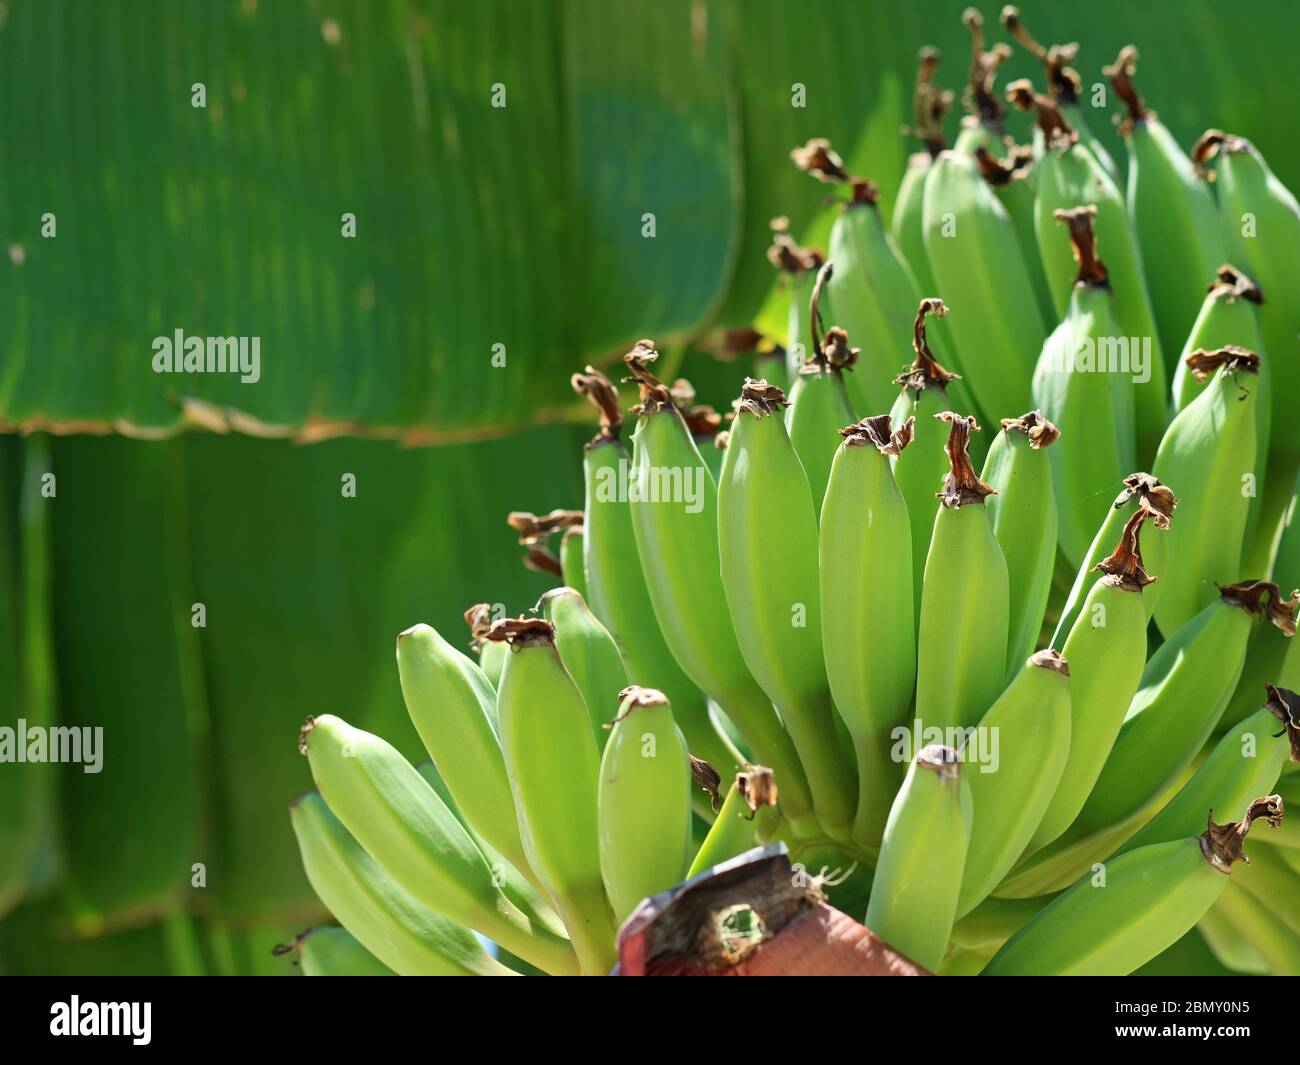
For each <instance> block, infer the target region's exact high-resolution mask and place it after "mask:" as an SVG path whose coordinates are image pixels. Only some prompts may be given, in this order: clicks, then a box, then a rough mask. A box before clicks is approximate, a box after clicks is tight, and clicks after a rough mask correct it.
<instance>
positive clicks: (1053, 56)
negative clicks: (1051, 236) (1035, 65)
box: [1001, 4, 1120, 184]
mask: <svg viewBox="0 0 1300 1065" xmlns="http://www.w3.org/2000/svg"><path fill="white" fill-rule="evenodd" d="M1001 22H1002V25H1003V26H1004V27H1005V28H1006V30H1007V32H1008V33H1010V34H1011V36H1012V37H1014V38H1015V39H1016V41H1018V42H1019V43H1020V44H1021V45H1022V46H1023V47H1024V48H1025V50H1026V51H1028V52H1029V54H1030V55H1032V56H1033V57H1034V58H1035V59H1037V60H1038V61H1039V62H1040V63H1042V64H1043V71H1044V73H1045V75H1046V80H1047V91H1048V93H1050V94H1051V97H1052V100H1053V102H1054V103H1055V104H1056V106H1057V107H1058V108H1060V111H1061V114H1063V115H1064V116H1065V119H1066V121H1067V122H1069V123H1070V125H1071V126H1072V127H1073V128H1074V129H1075V130H1077V131H1078V134H1079V140H1080V141H1082V142H1083V143H1084V144H1085V145H1087V147H1088V150H1089V151H1090V152H1091V153H1092V154H1093V156H1094V157H1095V158H1096V160H1097V162H1098V163H1100V164H1101V166H1102V169H1104V170H1105V171H1106V173H1107V174H1108V175H1110V178H1111V180H1113V181H1114V182H1115V183H1116V184H1118V183H1119V179H1120V173H1119V167H1118V166H1116V165H1115V160H1114V158H1113V157H1112V156H1111V154H1110V152H1108V151H1107V150H1106V146H1105V145H1104V144H1102V142H1101V141H1100V140H1098V139H1097V135H1096V134H1095V133H1093V131H1092V129H1091V128H1090V127H1089V125H1088V123H1087V121H1086V120H1085V119H1084V117H1083V103H1082V101H1081V96H1080V94H1081V91H1082V89H1083V79H1082V78H1080V77H1079V73H1078V71H1076V70H1075V69H1074V68H1073V67H1071V66H1070V64H1071V63H1073V62H1075V60H1076V59H1078V56H1079V46H1078V44H1076V43H1071V44H1053V45H1050V46H1047V47H1044V46H1043V45H1041V44H1039V43H1038V42H1037V41H1036V40H1034V38H1033V37H1031V36H1030V34H1029V31H1028V30H1027V29H1026V28H1025V25H1024V23H1023V22H1022V21H1021V19H1020V9H1019V8H1017V7H1014V6H1012V5H1011V4H1008V5H1007V6H1006V7H1004V8H1003V9H1002V16H1001ZM1094 106H1095V105H1094ZM1045 151H1046V144H1045V143H1044V139H1043V134H1042V131H1041V130H1036V131H1035V136H1034V156H1035V158H1041V157H1042V156H1043V154H1044V152H1045Z"/></svg>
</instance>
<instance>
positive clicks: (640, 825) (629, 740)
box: [597, 686, 691, 924]
mask: <svg viewBox="0 0 1300 1065" xmlns="http://www.w3.org/2000/svg"><path fill="white" fill-rule="evenodd" d="M622 696H623V698H622V702H621V704H620V705H619V710H618V716H617V717H616V718H615V719H614V726H613V730H612V731H611V732H610V738H609V743H607V744H606V745H605V754H604V756H603V758H602V759H601V763H600V790H599V799H598V803H597V809H598V819H597V820H598V824H599V826H600V872H601V876H602V877H603V878H604V881H605V892H606V894H608V896H609V902H610V905H611V906H612V907H613V909H614V922H615V924H622V923H623V922H624V921H625V920H626V919H627V917H628V915H629V914H630V913H631V912H632V911H633V910H634V909H635V908H636V906H637V904H638V903H639V902H640V901H641V900H642V899H644V898H648V897H649V896H651V895H656V894H658V893H659V892H660V891H663V890H665V889H666V888H670V887H672V886H673V885H674V884H676V883H677V882H678V881H679V880H681V879H682V873H683V872H684V871H685V869H686V863H687V859H688V858H689V855H690V845H691V763H690V753H689V752H688V751H687V750H686V740H685V738H684V737H683V736H682V734H681V731H680V730H679V729H678V728H677V725H676V724H675V723H674V722H673V714H672V709H671V708H670V707H669V705H668V700H667V699H666V698H665V697H664V694H663V692H658V691H655V690H654V689H652V688H638V687H636V686H632V687H629V688H628V689H626V690H625V691H624V692H623V693H622Z"/></svg>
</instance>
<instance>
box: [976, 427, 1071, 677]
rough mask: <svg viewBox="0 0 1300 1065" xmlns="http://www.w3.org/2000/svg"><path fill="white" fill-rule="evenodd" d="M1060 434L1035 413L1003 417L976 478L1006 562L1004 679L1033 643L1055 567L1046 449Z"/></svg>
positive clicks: (1054, 512) (1054, 504)
mask: <svg viewBox="0 0 1300 1065" xmlns="http://www.w3.org/2000/svg"><path fill="white" fill-rule="evenodd" d="M1060 435H1061V433H1060V430H1059V429H1057V428H1056V426H1055V425H1053V424H1052V423H1051V422H1050V421H1048V420H1047V419H1046V418H1044V417H1043V415H1042V413H1041V412H1039V411H1030V412H1029V413H1028V414H1025V415H1023V416H1021V417H1019V418H1003V419H1002V431H1001V432H1000V433H998V434H997V436H996V437H995V438H994V440H993V444H992V446H991V447H990V448H989V454H988V458H987V459H985V460H984V469H983V471H982V472H981V473H980V479H981V480H983V481H984V482H985V483H986V484H987V485H988V486H989V487H990V488H992V489H993V490H994V493H995V494H994V495H991V496H989V497H988V499H987V500H986V501H985V503H984V507H985V509H986V510H987V511H988V515H989V522H990V523H991V524H992V526H993V536H994V538H995V539H996V540H997V542H998V545H999V546H1000V547H1001V548H1002V557H1003V558H1004V559H1006V563H1007V578H1008V585H1007V587H1008V592H1009V595H1010V609H1011V614H1010V624H1009V626H1008V630H1007V675H1008V677H1011V676H1014V675H1015V674H1016V672H1017V671H1018V670H1019V669H1020V668H1021V666H1022V664H1023V663H1024V660H1025V657H1026V656H1027V655H1028V654H1029V653H1030V652H1031V651H1032V650H1034V648H1035V647H1036V646H1037V644H1038V633H1039V631H1040V630H1041V629H1042V627H1043V614H1044V613H1045V612H1046V609H1047V595H1048V592H1050V591H1051V587H1052V571H1053V569H1054V567H1055V564H1056V540H1057V536H1056V534H1057V526H1058V520H1057V502H1056V497H1055V495H1054V494H1053V492H1052V467H1051V462H1050V460H1049V458H1048V456H1047V454H1046V451H1045V449H1046V448H1048V447H1051V446H1052V444H1054V443H1056V441H1057V440H1058V439H1059V438H1060Z"/></svg>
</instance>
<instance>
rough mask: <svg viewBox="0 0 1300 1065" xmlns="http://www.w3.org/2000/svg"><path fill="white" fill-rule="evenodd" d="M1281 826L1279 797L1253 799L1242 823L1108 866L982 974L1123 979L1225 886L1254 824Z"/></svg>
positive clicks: (1016, 938) (1215, 827)
mask: <svg viewBox="0 0 1300 1065" xmlns="http://www.w3.org/2000/svg"><path fill="white" fill-rule="evenodd" d="M1261 818H1263V819H1265V820H1267V821H1269V822H1270V823H1274V824H1276V823H1279V822H1280V821H1281V819H1282V800H1281V799H1280V798H1278V797H1277V796H1276V795H1270V796H1265V797H1263V798H1260V799H1256V800H1255V801H1254V802H1252V803H1251V804H1250V805H1249V806H1248V807H1247V808H1246V812H1245V814H1244V816H1243V817H1242V820H1241V821H1239V822H1230V823H1228V824H1222V825H1220V824H1216V823H1215V822H1214V819H1213V811H1211V813H1210V817H1209V819H1208V824H1207V827H1206V830H1205V831H1204V832H1202V833H1201V834H1200V835H1199V836H1196V837H1183V838H1182V839H1176V840H1173V841H1172V842H1166V843H1156V844H1152V845H1150V846H1146V847H1139V848H1137V849H1136V850H1131V851H1128V852H1127V853H1125V854H1123V855H1121V856H1120V857H1118V858H1115V859H1113V860H1112V861H1110V862H1108V863H1107V864H1106V866H1105V868H1104V874H1103V873H1102V872H1100V871H1099V872H1098V873H1096V874H1094V875H1093V877H1091V878H1088V879H1084V880H1081V881H1080V882H1079V883H1077V884H1075V885H1074V886H1073V887H1072V888H1070V889H1069V890H1068V891H1066V892H1065V893H1064V894H1062V895H1061V896H1060V897H1059V898H1057V899H1056V900H1054V901H1053V902H1052V903H1051V904H1050V905H1048V906H1047V908H1046V909H1044V910H1043V911H1042V912H1041V913H1039V914H1038V915H1037V916H1035V917H1033V918H1031V919H1030V921H1029V922H1028V924H1026V925H1025V926H1024V927H1023V928H1021V929H1020V931H1018V932H1016V934H1015V935H1013V936H1012V937H1011V938H1010V939H1009V940H1007V942H1006V944H1005V945H1004V946H1003V947H1002V949H1001V950H999V951H998V952H997V954H996V955H994V957H993V960H992V961H990V962H989V964H988V966H987V967H986V968H985V970H984V975H986V976H1025V975H1033V976H1096V975H1110V976H1114V975H1120V976H1126V975H1128V974H1129V973H1131V972H1132V971H1133V970H1134V969H1136V968H1138V966H1140V965H1142V964H1144V963H1145V962H1147V961H1149V960H1150V959H1151V958H1154V957H1155V956H1156V955H1157V954H1159V953H1160V952H1161V951H1162V950H1164V949H1165V948H1166V947H1168V946H1170V945H1171V944H1172V943H1174V942H1176V941H1177V940H1178V939H1179V938H1180V937H1181V936H1182V935H1183V934H1184V933H1186V932H1187V931H1188V930H1189V929H1190V928H1191V927H1192V926H1193V925H1195V924H1196V922H1197V921H1199V920H1200V919H1201V917H1202V916H1203V915H1204V914H1205V913H1206V911H1208V910H1209V909H1210V907H1211V906H1213V905H1214V903H1215V901H1216V900H1217V899H1218V898H1219V896H1220V895H1222V893H1223V891H1224V889H1225V888H1226V887H1227V886H1228V874H1229V873H1230V872H1231V869H1232V865H1233V863H1234V862H1238V861H1247V860H1248V859H1247V858H1246V856H1245V855H1244V854H1243V853H1242V843H1243V842H1244V840H1245V838H1246V835H1247V833H1248V832H1249V831H1250V828H1251V825H1252V824H1254V822H1255V821H1257V820H1259V819H1261Z"/></svg>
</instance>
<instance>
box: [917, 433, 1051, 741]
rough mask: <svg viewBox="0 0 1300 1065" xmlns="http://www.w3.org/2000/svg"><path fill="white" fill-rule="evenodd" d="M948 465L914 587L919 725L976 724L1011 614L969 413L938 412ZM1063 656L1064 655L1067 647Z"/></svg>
mask: <svg viewBox="0 0 1300 1065" xmlns="http://www.w3.org/2000/svg"><path fill="white" fill-rule="evenodd" d="M935 417H937V418H940V419H942V420H943V421H945V422H947V423H948V426H949V430H948V443H947V445H946V451H947V454H948V460H949V464H950V468H949V471H948V474H947V476H946V477H945V479H944V484H943V491H942V492H939V493H938V496H939V501H940V503H941V504H942V505H941V506H940V507H939V511H938V513H937V514H936V515H935V519H934V532H933V534H932V535H931V538H930V551H929V554H928V555H927V556H926V560H925V579H924V582H923V587H922V590H921V620H920V624H919V627H918V634H917V663H916V707H917V714H918V716H919V717H921V718H922V720H923V721H924V723H925V725H926V726H938V727H940V728H947V727H950V726H954V725H956V726H960V727H967V726H970V725H973V724H975V723H976V722H977V721H978V720H979V719H980V717H981V716H982V715H983V714H984V711H985V710H987V709H988V708H989V707H990V706H992V705H993V700H994V699H996V698H997V696H998V693H999V692H1001V690H1002V687H1003V676H1004V668H1003V667H1004V664H1005V662H1006V659H1007V625H1008V618H1009V613H1010V602H1009V591H1008V576H1007V564H1006V561H1005V560H1004V559H1003V557H1002V548H1001V547H999V546H998V542H997V540H996V539H995V538H994V536H993V529H992V526H991V524H990V522H989V517H988V514H987V513H986V511H985V507H984V500H985V498H986V497H987V496H988V495H990V494H991V493H992V492H993V489H992V488H990V487H989V486H988V485H986V484H985V483H984V482H983V481H981V480H980V479H979V477H978V476H977V475H976V473H975V469H974V467H973V466H971V463H970V456H969V454H968V453H967V449H966V442H967V440H969V438H970V434H971V432H972V431H976V432H978V431H979V425H978V424H976V421H975V419H974V417H963V416H962V415H960V414H954V413H952V412H951V411H944V412H943V413H941V414H938V415H936V416H935ZM1067 654H1068V652H1067Z"/></svg>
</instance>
